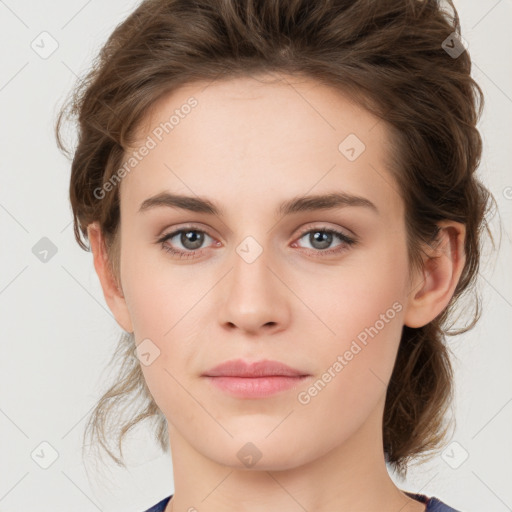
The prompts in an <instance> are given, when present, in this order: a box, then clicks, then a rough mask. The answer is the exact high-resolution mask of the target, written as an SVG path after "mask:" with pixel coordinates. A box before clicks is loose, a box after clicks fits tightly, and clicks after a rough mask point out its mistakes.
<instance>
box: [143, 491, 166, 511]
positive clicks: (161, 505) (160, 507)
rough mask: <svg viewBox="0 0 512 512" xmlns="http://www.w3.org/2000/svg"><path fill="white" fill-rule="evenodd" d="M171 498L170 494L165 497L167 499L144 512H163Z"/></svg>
mask: <svg viewBox="0 0 512 512" xmlns="http://www.w3.org/2000/svg"><path fill="white" fill-rule="evenodd" d="M171 498H172V494H171V495H170V496H167V498H164V499H163V500H162V501H159V502H158V503H157V504H156V505H153V506H152V507H151V508H148V509H147V510H145V511H144V512H164V510H165V507H166V506H167V503H169V500H170V499H171Z"/></svg>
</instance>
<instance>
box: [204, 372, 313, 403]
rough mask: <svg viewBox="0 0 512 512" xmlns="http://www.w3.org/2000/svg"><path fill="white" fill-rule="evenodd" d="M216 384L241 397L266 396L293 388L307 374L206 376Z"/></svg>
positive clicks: (225, 390) (223, 389)
mask: <svg viewBox="0 0 512 512" xmlns="http://www.w3.org/2000/svg"><path fill="white" fill-rule="evenodd" d="M206 378H207V379H208V380H209V381H210V382H211V383H212V384H213V385H214V386H216V387H218V388H219V389H221V390H222V391H224V392H226V393H229V394H231V395H234V396H237V397H240V398H265V397H267V396H271V395H274V394H275V393H279V392H280V391H285V390H287V389H293V388H295V387H297V386H298V385H299V384H300V383H301V382H303V381H304V380H305V379H306V378H307V376H300V377H285V376H282V375H273V376H269V377H254V378H253V377H208V376H207V377H206Z"/></svg>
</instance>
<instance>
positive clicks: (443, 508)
mask: <svg viewBox="0 0 512 512" xmlns="http://www.w3.org/2000/svg"><path fill="white" fill-rule="evenodd" d="M405 492H406V494H407V495H409V496H410V497H411V498H413V499H415V500H417V501H419V502H421V503H425V504H426V505H427V508H426V509H425V512H461V511H460V510H456V509H454V508H452V507H450V506H448V505H447V504H446V503H443V502H442V501H441V500H440V499H438V498H436V497H435V496H431V497H429V496H425V495H424V494H419V493H416V494H415V493H412V492H407V491H405Z"/></svg>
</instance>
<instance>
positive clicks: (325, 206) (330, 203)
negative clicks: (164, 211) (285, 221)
mask: <svg viewBox="0 0 512 512" xmlns="http://www.w3.org/2000/svg"><path fill="white" fill-rule="evenodd" d="M346 206H361V207H365V208H368V209H369V210H371V211H373V212H374V213H376V214H377V215H379V214H380V212H379V210H378V208H377V207H376V206H375V204H373V203H372V202H371V201H370V200H369V199H367V198H365V197H361V196H355V195H352V194H348V193H346V192H332V193H329V194H318V195H309V196H299V197H294V198H292V199H288V200H286V201H284V202H283V203H281V204H280V205H279V206H278V208H277V209H276V211H275V215H276V216H285V215H290V214H293V213H299V212H309V211H315V210H331V209H335V208H343V207H346ZM158 207H169V208H179V209H182V210H188V211H191V212H196V213H206V214H209V215H216V216H218V217H223V216H224V211H223V209H222V208H220V207H219V206H216V205H215V203H214V202H212V201H210V200H208V199H206V198H202V197H197V196H196V197H192V196H184V195H179V194H170V193H168V192H161V193H160V194H157V195H155V196H152V197H149V198H148V199H146V200H145V201H143V202H142V204H141V205H140V208H139V213H142V212H145V211H148V210H151V209H153V208H158Z"/></svg>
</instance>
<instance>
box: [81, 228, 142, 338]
mask: <svg viewBox="0 0 512 512" xmlns="http://www.w3.org/2000/svg"><path fill="white" fill-rule="evenodd" d="M87 236H88V238H89V242H90V245H91V250H92V253H93V256H94V268H95V269H96V274H98V278H99V280H100V283H101V287H102V288H103V296H104V297H105V301H106V302H107V304H108V307H109V309H110V311H112V313H113V314H114V317H115V319H116V321H117V323H118V324H119V325H120V326H121V328H122V329H124V330H125V331H126V332H129V333H131V332H133V326H132V322H131V319H130V314H129V312H128V308H127V306H126V300H125V298H124V295H123V291H122V288H121V286H118V284H117V282H116V279H115V276H114V275H113V273H112V270H111V268H110V265H109V261H108V255H107V248H106V244H105V240H104V237H103V233H102V231H101V228H100V227H99V225H98V223H97V222H93V223H92V224H89V226H87Z"/></svg>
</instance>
